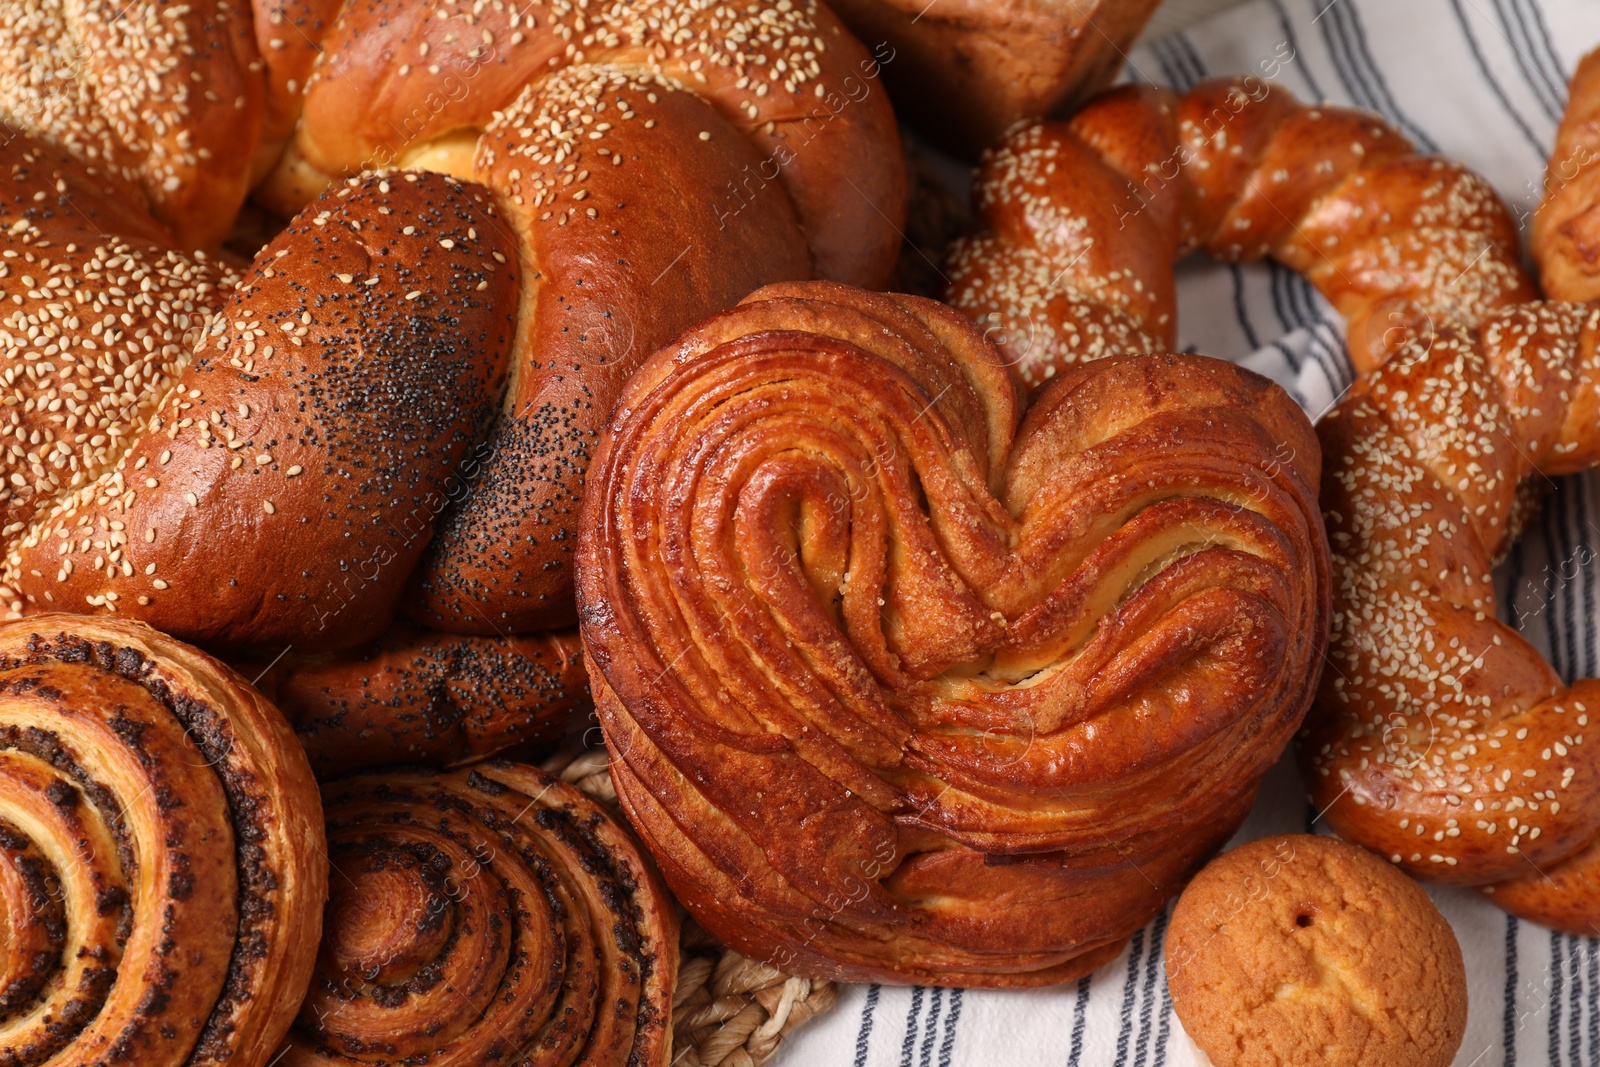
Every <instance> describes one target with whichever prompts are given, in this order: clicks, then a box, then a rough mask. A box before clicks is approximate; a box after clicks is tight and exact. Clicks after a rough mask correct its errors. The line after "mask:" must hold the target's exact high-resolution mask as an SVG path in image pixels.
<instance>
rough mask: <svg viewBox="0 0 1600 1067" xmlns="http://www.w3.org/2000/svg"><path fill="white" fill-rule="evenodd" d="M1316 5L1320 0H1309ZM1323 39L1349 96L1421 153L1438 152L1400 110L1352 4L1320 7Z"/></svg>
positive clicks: (1319, 21) (1425, 135)
mask: <svg viewBox="0 0 1600 1067" xmlns="http://www.w3.org/2000/svg"><path fill="white" fill-rule="evenodd" d="M1310 2H1311V3H1312V4H1317V3H1319V2H1320V0H1310ZM1318 23H1319V25H1320V26H1321V27H1322V37H1323V40H1324V41H1326V42H1327V44H1328V52H1329V54H1330V55H1331V56H1332V57H1333V61H1334V69H1335V72H1336V73H1337V74H1338V75H1339V80H1340V81H1342V82H1343V83H1344V85H1345V88H1346V89H1347V90H1348V91H1349V92H1350V95H1351V98H1352V99H1353V100H1355V101H1356V102H1357V103H1358V104H1360V105H1361V106H1362V107H1364V108H1367V109H1368V110H1370V111H1376V112H1377V113H1378V114H1380V115H1382V116H1383V117H1384V118H1386V119H1388V120H1389V121H1390V122H1391V123H1393V124H1394V125H1395V126H1398V127H1399V128H1400V129H1401V130H1402V131H1403V132H1404V133H1405V135H1406V136H1407V137H1409V138H1410V139H1411V141H1412V143H1414V144H1415V145H1416V146H1417V147H1418V148H1420V149H1422V150H1423V151H1424V152H1438V151H1439V146H1438V145H1437V144H1435V143H1434V140H1433V138H1431V137H1429V136H1428V134H1427V132H1426V131H1425V130H1423V129H1422V128H1421V127H1419V126H1418V125H1417V124H1416V123H1414V122H1412V121H1411V120H1410V119H1409V118H1407V117H1406V116H1405V114H1403V113H1402V112H1401V110H1400V105H1399V104H1397V103H1396V102H1395V99H1394V94H1393V93H1391V92H1390V91H1389V82H1388V79H1386V78H1385V77H1384V76H1383V71H1382V70H1380V69H1379V68H1378V65H1377V63H1376V62H1375V61H1374V60H1373V57H1372V50H1371V48H1370V47H1369V46H1368V44H1367V31H1366V30H1365V28H1363V26H1362V24H1361V14H1360V11H1359V10H1358V9H1357V7H1356V5H1354V4H1345V3H1340V4H1333V5H1331V6H1329V7H1327V8H1324V9H1323V12H1322V16H1321V17H1320V18H1319V19H1318Z"/></svg>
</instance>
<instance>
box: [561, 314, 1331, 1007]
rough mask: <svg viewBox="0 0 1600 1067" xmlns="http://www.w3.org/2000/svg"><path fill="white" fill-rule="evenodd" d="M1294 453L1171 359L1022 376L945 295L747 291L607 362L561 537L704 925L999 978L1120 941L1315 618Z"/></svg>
mask: <svg viewBox="0 0 1600 1067" xmlns="http://www.w3.org/2000/svg"><path fill="white" fill-rule="evenodd" d="M1316 483H1317V445H1316V439H1315V436H1314V435H1313V433H1312V430H1311V426H1310V423H1309V422H1308V421H1307V420H1306V418H1305V416H1304V415H1303V414H1301V412H1300V410H1299V409H1298V408H1297V407H1296V406H1295V405H1294V403H1293V402H1292V401H1291V400H1290V399H1289V397H1288V396H1287V394H1285V393H1284V392H1283V391H1282V390H1281V389H1279V388H1277V387H1276V386H1273V385H1271V384H1270V383H1268V382H1266V381H1265V380H1264V379H1261V378H1259V377H1257V376H1255V375H1253V374H1250V373H1249V372H1246V371H1242V370H1239V369H1237V368H1235V367H1232V366H1231V365H1229V364H1225V363H1221V362H1218V361H1215V360H1209V359H1205V358H1203V357H1191V356H1171V355H1156V356H1148V357H1138V358H1127V359H1120V360H1112V361H1107V362H1101V363H1098V364H1093V365H1090V366H1085V367H1083V368H1080V369H1078V370H1075V371H1074V372H1073V373H1071V374H1070V375H1065V376H1062V377H1061V378H1060V379H1059V380H1058V381H1057V382H1056V383H1055V384H1054V385H1053V386H1052V387H1051V388H1049V389H1048V390H1046V391H1044V392H1043V393H1041V394H1040V395H1039V396H1038V397H1037V398H1036V399H1035V400H1034V402H1033V404H1032V405H1031V407H1030V406H1027V405H1025V404H1024V403H1023V400H1022V393H1021V390H1020V388H1019V385H1018V383H1017V381H1016V379H1015V378H1014V377H1013V376H1012V374H1011V372H1010V371H1009V370H1008V369H1007V368H1006V366H1005V365H1004V364H1003V362H1002V361H1001V359H1000V356H999V354H998V353H997V352H996V351H995V350H994V349H993V348H992V347H990V346H989V345H988V344H987V343H985V342H984V340H983V338H982V336H981V335H980V334H979V333H978V331H977V330H976V329H975V328H974V327H973V326H972V325H971V323H969V322H967V321H966V320H964V319H962V318H961V317H960V316H959V315H957V314H956V313H954V312H952V311H951V310H949V309H948V308H945V307H943V306H942V305H939V304H936V303H933V302H932V301H927V300H921V299H918V298H915V297H905V296H887V295H877V294H871V293H866V292H863V291H860V290H856V289H851V288H849V287H845V286H838V285H828V284H824V283H810V284H794V285H787V286H772V287H768V288H766V289H762V290H759V291H758V292H756V293H754V294H752V295H751V296H750V297H749V298H748V299H747V300H746V302H744V303H743V304H741V305H740V306H739V307H737V308H736V309H734V310H732V311H729V312H727V313H726V314H724V315H721V316H718V317H716V318H713V319H711V320H709V321H707V322H705V323H702V324H701V325H700V326H698V327H696V328H695V329H693V330H690V331H689V332H687V333H685V334H684V335H683V336H682V337H680V338H679V339H678V340H677V341H675V342H674V343H673V344H672V345H670V346H668V347H667V348H664V349H662V350H661V351H660V352H658V353H657V354H656V355H655V356H653V357H652V358H651V359H650V360H649V361H648V362H647V363H646V364H645V366H644V367H643V368H642V369H641V371H640V372H639V374H638V375H636V376H635V377H634V379H633V380H632V381H631V382H630V383H629V385H628V388H627V390H626V391H625V393H624V395H623V398H622V400H621V401H620V402H619V404H618V407H617V411H616V414H615V416H614V418H613V420H612V422H611V424H610V425H609V426H608V427H607V429H606V433H605V435H604V437H603V438H602V443H601V446H600V449H599V451H598V452H597V454H596V460H595V467H594V471H593V474H592V475H591V484H592V485H593V486H594V487H595V489H596V491H595V492H594V493H592V494H591V495H590V496H589V498H588V501H587V503H586V506H585V511H584V515H583V537H582V538H581V539H580V556H579V573H580V583H579V599H580V612H581V616H582V633H583V638H584V647H585V652H586V656H587V659H588V661H589V664H590V670H591V685H592V686H593V688H594V691H595V701H596V706H597V708H598V711H599V714H600V718H601V724H602V726H603V727H604V730H605V733H606V739H607V743H608V746H609V747H610V749H611V751H612V753H613V754H614V755H613V761H612V777H613V779H614V781H615V783H616V789H617V793H618V796H619V798H620V799H621V802H622V804H623V806H624V807H625V808H626V810H627V812H628V815H629V817H630V819H631V821H632V822H633V824H634V825H635V826H636V827H637V828H638V829H639V831H640V834H641V835H642V836H643V838H644V839H645V841H646V843H647V844H648V845H649V846H650V848H651V850H652V852H654V853H655V855H656V856H657V858H658V860H659V861H660V863H661V865H662V870H663V873H664V874H665V875H666V878H667V881H668V883H669V884H670V885H671V886H672V887H673V889H674V891H675V892H676V893H677V895H678V897H679V899H681V900H682V901H683V902H684V903H685V905H686V906H687V907H688V908H689V910H690V911H691V913H693V915H694V916H695V918H696V919H697V920H698V921H699V922H700V923H701V924H702V925H703V926H705V927H706V929H708V930H709V931H711V933H712V934H713V935H715V936H716V937H717V938H718V939H719V940H720V941H722V942H723V943H724V944H727V945H729V946H730V947H732V948H735V949H737V950H738V951H740V952H743V953H745V954H747V955H751V956H755V957H757V958H759V959H764V960H767V961H769V962H772V963H774V964H775V965H776V966H778V967H780V968H782V969H785V970H788V971H791V972H793V973H797V974H803V975H813V976H821V977H831V978H837V979H844V980H867V979H870V980H874V981H877V980H886V981H901V982H939V983H947V984H967V985H990V986H1014V985H1040V984H1045V983H1051V982H1060V981H1065V980H1068V979H1070V978H1074V977H1077V976H1079V975H1082V974H1084V973H1087V972H1088V971H1089V970H1090V969H1092V968H1093V967H1095V966H1097V965H1098V964H1100V963H1103V962H1104V961H1106V960H1108V959H1110V958H1112V957H1114V956H1115V955H1116V953H1117V952H1118V951H1119V950H1120V948H1121V946H1122V944H1123V942H1124V940H1125V939H1126V938H1127V937H1128V936H1129V935H1130V934H1131V933H1132V932H1133V931H1134V930H1135V929H1137V928H1138V927H1139V926H1140V925H1142V924H1143V923H1144V922H1146V921H1147V920H1148V919H1149V918H1150V917H1151V916H1152V915H1154V914H1155V913H1156V912H1157V911H1159V910H1160V908H1161V906H1162V905H1163V903H1164V902H1165V901H1166V899H1167V898H1168V896H1169V895H1170V894H1171V893H1172V892H1173V891H1174V890H1175V889H1176V887H1177V886H1178V885H1180V884H1181V883H1182V881H1183V880H1184V879H1185V878H1186V877H1187V876H1188V875H1189V874H1191V873H1192V872H1193V871H1194V870H1195V869H1196V867H1197V866H1198V865H1199V864H1200V863H1202V862H1204V860H1205V859H1206V858H1207V857H1208V856H1209V855H1210V853H1211V852H1212V851H1213V850H1214V849H1215V848H1217V847H1218V846H1219V845H1220V844H1221V843H1222V842H1223V841H1224V840H1226V838H1227V837H1228V835H1229V834H1230V833H1232V831H1233V829H1234V828H1235V827H1236V826H1237V824H1238V822H1239V821H1240V820H1241V819H1242V818H1243V816H1244V813H1245V811H1246V810H1247V808H1248V807H1249V805H1250V802H1251V800H1252V798H1253V796H1254V793H1255V788H1256V784H1257V782H1258V781H1259V779H1260V777H1261V775H1262V774H1263V773H1265V771H1266V769H1267V768H1268V767H1270V766H1271V765H1272V763H1273V762H1274V761H1275V760H1276V759H1277V757H1278V755H1279V754H1280V752H1281V751H1282V749H1283V747H1284V746H1285V745H1286V744H1287V742H1288V739H1289V737H1290V736H1291V735H1292V733H1293V731H1294V729H1295V727H1296V726H1297V725H1298V723H1299V721H1300V718H1301V715H1302V714H1303V713H1304V711H1305V709H1306V707H1307V705H1308V704H1309V702H1310V699H1311V695H1312V691H1313V687H1314V680H1315V674H1316V667H1317V664H1318V663H1320V661H1321V656H1322V651H1323V647H1324V646H1323V641H1324V635H1325V633H1326V627H1327V622H1328V615H1327V611H1328V585H1327V582H1328V571H1327V556H1326V552H1327V545H1326V543H1325V541H1324V539H1323V531H1322V523H1321V521H1320V518H1319V516H1318V514H1317V511H1316V504H1315V495H1316Z"/></svg>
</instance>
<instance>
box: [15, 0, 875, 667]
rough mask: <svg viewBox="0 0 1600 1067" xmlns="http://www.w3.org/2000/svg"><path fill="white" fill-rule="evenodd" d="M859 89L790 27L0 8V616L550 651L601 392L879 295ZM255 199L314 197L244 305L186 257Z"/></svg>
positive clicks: (211, 638)
mask: <svg viewBox="0 0 1600 1067" xmlns="http://www.w3.org/2000/svg"><path fill="white" fill-rule="evenodd" d="M132 71H138V72H139V76H138V77H128V74H129V73H130V72H132ZM876 76H877V71H876V67H875V66H874V64H873V62H872V60H871V59H870V57H868V56H867V54H866V53H865V51H864V50H863V49H862V48H861V47H860V45H859V44H857V43H856V42H855V41H854V39H853V38H851V37H850V36H849V35H848V34H847V33H846V32H845V31H844V30H843V28H842V27H841V26H840V25H839V23H838V22H837V21H836V20H835V19H834V18H833V17H832V16H831V15H830V14H829V13H828V11H827V10H826V9H825V8H824V7H822V6H821V5H820V4H819V3H816V2H814V0H812V2H799V3H793V4H790V3H785V4H783V5H780V6H778V7H773V8H766V7H752V8H749V9H735V8H731V7H728V6H726V5H721V4H710V3H691V4H683V3H672V2H665V0H661V2H652V3H622V2H617V3H610V4H607V5H604V6H600V7H596V8H587V7H584V6H582V5H573V4H568V3H566V2H564V0H562V2H558V3H554V4H552V5H550V6H549V7H548V8H546V7H543V6H539V7H537V9H536V10H535V9H528V10H524V9H523V8H522V7H521V6H520V5H515V4H511V3H499V2H495V3H474V4H460V5H457V4H454V3H450V2H446V0H439V2H398V0H394V2H362V3H355V2H352V3H348V4H338V3H330V2H326V0H261V2H260V3H258V4H257V5H256V6H255V7H254V8H253V9H252V8H251V7H250V6H248V5H246V4H243V3H240V2H237V0H205V2H203V3H200V4H196V5H193V6H185V7H182V8H172V7H170V6H167V5H163V4H160V3H156V2H154V0H135V2H134V3H132V4H123V3H111V2H109V0H105V2H100V0H90V2H87V3H82V4H79V3H67V2H65V0H27V2H26V3H24V4H22V5H21V9H20V10H19V11H17V12H15V13H14V15H13V14H8V17H7V19H6V20H4V24H3V25H0V120H3V121H4V122H5V123H6V127H5V132H6V135H7V136H6V138H5V143H4V145H3V146H0V162H3V164H4V169H3V170H0V183H4V185H3V187H0V228H3V229H4V232H5V236H4V238H3V241H4V246H5V247H4V253H3V254H4V257H5V258H4V260H3V261H0V299H3V300H4V304H3V306H4V308H5V311H4V312H3V313H4V314H5V315H7V316H8V317H7V318H6V319H5V320H4V326H3V330H4V333H3V337H4V340H5V346H6V359H7V361H8V362H7V365H6V368H5V372H6V386H7V392H6V395H5V398H4V402H5V409H6V410H5V412H4V413H0V431H4V433H5V434H6V435H7V445H6V447H5V449H4V452H3V453H0V483H3V484H4V488H3V489H0V507H3V508H4V512H3V513H0V520H3V529H4V531H5V534H4V536H5V537H6V539H7V542H6V544H5V549H6V552H5V558H4V570H3V574H0V584H3V586H4V590H5V594H4V595H5V599H6V602H7V606H8V607H9V608H10V610H11V611H12V612H13V613H14V614H15V613H22V612H27V611H36V610H44V609H49V608H63V609H67V610H73V611H94V612H110V611H118V612H121V613H124V614H131V615H134V616H137V617H139V618H143V619H146V620H148V621H150V622H152V623H154V624H155V625H157V626H160V627H162V628H163V629H166V630H167V631H169V632H172V633H176V634H180V635H183V636H184V637H186V638H188V639H192V640H196V641H201V642H206V643H209V644H213V645H219V646H230V647H234V646H251V645H262V644H269V645H278V646H280V647H281V646H282V645H283V644H286V643H295V644H298V645H303V646H308V647H310V648H311V649H312V650H313V651H319V652H320V651H325V650H328V649H332V648H336V647H350V646H354V645H358V644H361V643H362V642H365V641H367V640H370V639H371V638H373V637H374V636H375V635H376V634H377V633H378V632H379V631H380V630H381V629H382V628H383V627H384V626H385V625H386V624H387V622H388V621H389V619H390V618H392V617H393V616H394V615H395V614H396V613H400V614H405V615H408V616H410V617H411V618H413V619H415V620H416V621H418V622H419V623H421V624H423V625H426V626H428V627H430V628H434V629H440V630H445V631H449V632H455V633H462V634H468V635H481V636H501V635H504V634H507V633H514V632H525V631H527V630H530V629H539V628H543V627H546V626H550V625H558V624H560V623H562V622H563V621H570V620H571V619H572V618H573V609H572V603H571V563H570V556H571V551H572V547H573V539H574V537H575V533H576V525H575V524H576V514H577V505H578V502H579V500H580V499H581V491H582V481H583V473H584V470H585V468H586V466H587V462H588V455H589V450H590V449H591V448H592V446H593V441H594V438H595V435H596V434H597V432H598V429H599V426H600V424H601V422H602V420H603V419H604V417H605V415H606V413H607V411H608V410H609V408H610V405H611V402H612V400H613V398H614V397H615V395H616V392H617V390H618V389H619V388H620V387H621V384H622V382H623V381H624V380H625V379H626V377H627V375H628V373H629V372H630V371H631V370H632V368H633V366H634V365H636V364H637V362H638V361H639V360H640V359H642V358H643V357H644V355H645V354H647V353H648V352H650V351H651V350H652V349H653V348H654V347H655V346H656V345H658V344H660V343H662V342H664V341H665V340H667V339H668V338H669V337H671V336H672V335H673V334H674V333H676V332H677V331H678V330H680V329H682V328H683V327H685V326H687V325H688V324H690V323H691V322H693V321H695V320H697V319H699V318H702V317H703V316H705V315H707V314H710V313H712V312H715V311H717V310H720V309H721V308H723V307H725V306H727V305H729V304H731V303H733V302H734V301H735V300H737V299H738V298H739V297H741V296H743V295H744V294H745V293H747V292H748V291H750V290H751V289H752V288H755V287H756V286H758V285H760V284H762V283H764V282H768V281H773V280H776V279H782V278H804V277H809V276H812V275H821V276H825V277H836V278H840V279H843V280H848V281H852V282H860V283H863V284H879V283H881V282H882V281H884V280H885V279H886V278H887V276H888V273H889V271H890V270H891V268H892V261H893V258H894V255H895V252H896V250H897V247H898V238H897V235H896V226H897V224H898V219H899V218H900V217H901V216H902V215H903V211H904V196H905V191H904V175H903V161H902V159H901V156H900V153H899V149H898V143H897V136H896V131H895V127H894V123H893V117H892V114H891V112H890V110H889V107H888V104H887V101H886V99H885V98H884V95H883V93H882V92H881V90H880V88H879V87H878V85H877V82H876V80H875V79H876ZM395 165H398V166H403V167H406V168H408V172H407V173H406V174H405V175H404V176H401V175H399V174H388V175H386V176H384V177H379V178H362V179H360V180H358V181H355V182H354V184H349V185H346V184H344V182H345V178H346V176H351V175H354V174H356V173H357V172H358V171H362V170H364V169H366V168H369V167H374V166H378V167H387V166H395ZM258 181H259V183H260V184H259V186H258V196H260V197H261V198H263V199H264V200H266V201H267V202H269V203H271V204H272V205H274V206H276V207H278V208H281V209H285V210H297V209H299V208H301V207H302V206H304V205H306V204H307V203H309V202H311V200H312V198H313V197H314V196H319V195H321V196H323V197H324V199H322V200H320V201H317V202H315V203H311V206H309V207H307V208H306V209H305V211H304V212H303V213H302V214H301V215H300V216H299V217H298V219H297V220H296V222H295V223H294V224H293V225H292V226H291V227H290V228H289V229H288V230H287V231H285V232H284V233H283V234H281V235H280V236H279V237H278V238H276V239H275V240H274V241H273V243H272V244H271V245H269V246H268V247H267V248H265V249H263V250H262V251H261V253H260V254H259V255H258V256H257V257H256V260H255V263H254V265H253V266H252V268H251V269H250V270H249V271H248V272H247V273H246V274H245V275H241V274H239V273H238V272H237V271H235V270H233V269H231V268H229V267H228V266H226V265H224V264H223V263H221V262H220V261H219V260H218V259H217V258H216V257H215V255H214V253H213V251H212V250H213V248H214V245H215V243H216V241H217V240H218V239H219V238H220V237H221V235H222V233H223V232H224V231H225V230H226V229H227V225H228V223H229V221H230V220H231V219H232V218H233V217H234V215H235V213H236V212H237V210H238V208H239V205H240V202H241V200H242V199H243V197H244V195H245V193H246V191H247V189H248V188H249V187H250V186H251V185H252V183H254V182H258ZM686 190H693V191H694V193H693V195H685V191H686ZM196 247H199V248H201V249H202V251H190V250H191V249H195V248H196ZM223 544H226V545H227V548H226V549H225V550H224V549H223V548H222V547H221V546H222V545H223ZM241 560H248V561H250V563H251V565H250V566H249V567H247V568H241V567H240V566H239V565H238V564H239V561H241Z"/></svg>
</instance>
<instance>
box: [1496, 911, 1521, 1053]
mask: <svg viewBox="0 0 1600 1067" xmlns="http://www.w3.org/2000/svg"><path fill="white" fill-rule="evenodd" d="M1501 1024H1502V1026H1503V1027H1504V1034H1503V1037H1504V1044H1503V1045H1502V1046H1501V1050H1500V1064H1501V1067H1517V917H1516V916H1515V915H1507V916H1506V1002H1505V1009H1504V1014H1503V1015H1502V1017H1501Z"/></svg>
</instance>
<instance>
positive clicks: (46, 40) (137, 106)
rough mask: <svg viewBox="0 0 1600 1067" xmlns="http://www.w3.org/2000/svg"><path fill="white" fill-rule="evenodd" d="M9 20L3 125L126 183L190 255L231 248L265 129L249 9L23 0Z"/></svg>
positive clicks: (3, 60)
mask: <svg viewBox="0 0 1600 1067" xmlns="http://www.w3.org/2000/svg"><path fill="white" fill-rule="evenodd" d="M5 22H6V25H5V28H4V31H3V32H0V119H3V120H4V121H5V122H7V123H9V124H10V125H12V126H14V127H16V128H18V129H24V130H27V131H29V133H30V134H31V135H32V136H33V137H35V138H37V139H38V140H40V141H43V142H45V143H48V144H51V145H54V146H56V147H58V148H61V149H64V150H66V151H68V152H71V153H72V154H73V155H75V156H76V157H77V158H79V159H80V160H82V161H83V162H85V163H88V164H90V165H93V166H98V167H100V168H101V169H102V170H104V171H106V172H108V173H112V174H116V175H117V176H119V177H120V178H122V179H123V180H125V181H126V182H128V183H129V184H130V185H132V186H133V187H134V188H135V189H137V190H139V194H137V195H138V199H139V200H141V201H143V203H142V204H141V205H140V206H142V207H147V208H148V209H149V210H150V211H151V212H152V213H153V214H154V215H155V217H156V218H158V219H160V220H161V221H162V222H163V223H164V224H165V225H166V226H167V227H168V228H169V229H170V230H171V231H172V233H173V235H174V237H175V238H176V239H177V243H178V246H179V247H180V248H183V249H185V250H189V249H194V248H211V247H214V246H216V245H218V244H220V243H221V241H222V238H223V236H224V235H225V234H226V233H227V232H228V226H229V225H230V224H231V223H232V221H233V216H234V213H235V212H237V211H238V210H239V205H240V204H242V203H243V202H244V198H245V193H246V192H247V191H248V189H249V185H248V182H249V179H250V166H251V160H252V158H253V157H254V154H255V151H256V141H257V138H258V136H259V134H260V129H261V115H262V95H263V94H262V83H261V79H260V77H259V75H258V73H257V71H258V70H259V57H258V56H257V53H256V48H255V41H254V36H253V34H252V32H251V8H250V4H249V3H248V0H206V2H202V3H194V4H185V5H182V6H181V7H179V8H169V7H165V6H163V5H159V4H127V3H121V2H118V0H85V2H83V3H74V4H66V3H61V2H60V0H17V2H16V3H14V4H11V5H8V7H7V10H6V19H5Z"/></svg>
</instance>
